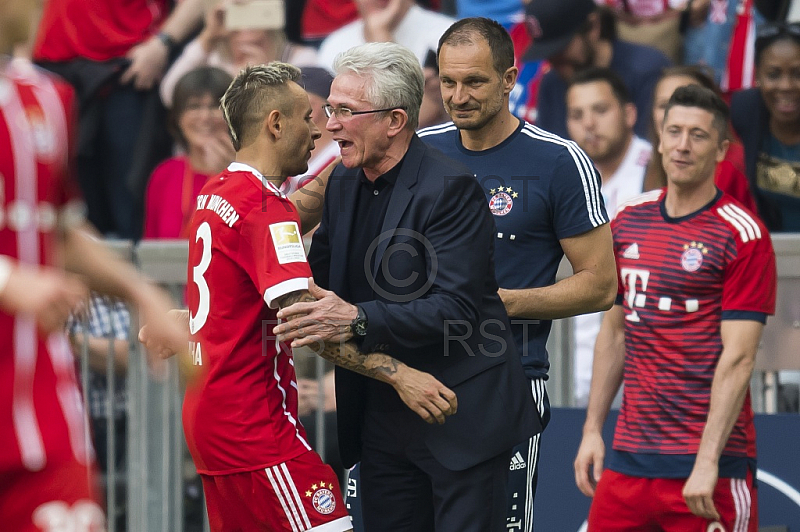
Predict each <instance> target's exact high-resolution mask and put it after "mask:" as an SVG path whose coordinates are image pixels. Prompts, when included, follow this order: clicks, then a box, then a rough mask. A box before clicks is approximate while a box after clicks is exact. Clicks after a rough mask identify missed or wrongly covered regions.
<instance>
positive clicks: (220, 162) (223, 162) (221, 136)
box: [200, 126, 236, 173]
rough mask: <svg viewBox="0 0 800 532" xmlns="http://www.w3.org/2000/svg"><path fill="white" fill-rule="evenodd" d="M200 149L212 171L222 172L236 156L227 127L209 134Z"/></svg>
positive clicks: (206, 164) (207, 166)
mask: <svg viewBox="0 0 800 532" xmlns="http://www.w3.org/2000/svg"><path fill="white" fill-rule="evenodd" d="M226 127H227V126H226ZM200 150H201V152H202V157H203V162H204V163H205V167H206V168H207V169H210V170H211V172H212V173H219V172H222V171H223V170H225V168H226V167H227V166H228V165H229V164H231V161H233V160H234V159H235V158H236V151H235V150H234V149H233V143H232V142H231V138H230V135H229V134H228V130H227V129H221V130H220V132H219V133H217V134H212V135H208V136H207V137H206V138H205V139H204V140H203V143H202V144H201V145H200Z"/></svg>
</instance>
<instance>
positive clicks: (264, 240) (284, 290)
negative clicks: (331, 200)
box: [242, 196, 311, 308]
mask: <svg viewBox="0 0 800 532" xmlns="http://www.w3.org/2000/svg"><path fill="white" fill-rule="evenodd" d="M242 236H243V237H244V242H246V243H247V245H249V246H251V249H250V256H251V257H253V263H254V264H253V267H254V274H255V278H254V279H253V282H254V283H255V284H256V286H257V287H258V290H259V292H260V293H261V294H263V297H264V301H265V302H266V304H267V306H269V307H270V308H275V307H276V304H275V300H276V299H277V298H279V297H281V296H283V295H286V294H289V293H291V292H294V291H297V290H306V289H308V278H309V277H311V269H310V268H309V266H308V261H307V260H306V253H305V248H304V247H303V235H302V233H301V232H300V224H299V222H298V218H297V213H296V211H295V210H294V206H293V205H292V204H291V202H289V200H287V199H286V198H279V197H278V196H267V197H266V198H265V203H264V206H263V208H261V209H260V210H259V212H257V213H252V215H251V216H247V217H245V225H244V227H243V228H242Z"/></svg>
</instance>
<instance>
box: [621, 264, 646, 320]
mask: <svg viewBox="0 0 800 532" xmlns="http://www.w3.org/2000/svg"><path fill="white" fill-rule="evenodd" d="M620 275H621V276H622V282H623V283H624V284H625V290H626V294H625V301H627V302H628V308H630V309H631V312H630V314H628V315H627V316H625V319H626V320H628V321H635V322H638V321H639V314H638V313H637V312H636V307H638V308H644V304H645V301H646V300H647V298H646V297H645V295H644V292H645V291H646V290H647V281H648V280H649V279H650V270H642V269H639V268H622V269H621V270H620ZM637 279H640V280H641V282H642V283H641V284H642V292H640V293H637V292H636V281H637Z"/></svg>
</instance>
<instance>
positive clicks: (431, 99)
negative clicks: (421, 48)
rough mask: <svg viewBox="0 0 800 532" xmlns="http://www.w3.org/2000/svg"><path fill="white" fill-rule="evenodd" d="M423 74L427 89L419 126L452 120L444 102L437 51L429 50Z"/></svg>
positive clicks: (424, 93)
mask: <svg viewBox="0 0 800 532" xmlns="http://www.w3.org/2000/svg"><path fill="white" fill-rule="evenodd" d="M422 74H423V75H424V76H425V90H424V92H423V93H422V105H421V106H420V108H419V127H418V128H417V129H424V128H426V127H430V126H436V125H439V124H444V123H445V122H449V121H450V116H448V114H447V111H446V110H445V108H444V103H443V102H442V89H441V87H440V86H439V65H438V64H437V62H436V52H435V51H433V50H428V55H427V56H425V62H424V63H423V64H422Z"/></svg>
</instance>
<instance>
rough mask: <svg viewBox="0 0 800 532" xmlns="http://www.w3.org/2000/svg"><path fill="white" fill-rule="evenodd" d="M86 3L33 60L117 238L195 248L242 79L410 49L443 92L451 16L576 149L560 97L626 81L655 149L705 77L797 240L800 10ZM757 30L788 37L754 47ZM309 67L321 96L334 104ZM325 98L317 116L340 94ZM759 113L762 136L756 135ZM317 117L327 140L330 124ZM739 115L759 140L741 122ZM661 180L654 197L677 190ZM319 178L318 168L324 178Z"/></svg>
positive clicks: (314, 1) (758, 190)
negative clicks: (388, 48) (697, 76)
mask: <svg viewBox="0 0 800 532" xmlns="http://www.w3.org/2000/svg"><path fill="white" fill-rule="evenodd" d="M83 3H85V2H82V1H81V0H50V1H48V2H45V4H44V11H43V17H42V20H41V24H40V26H39V31H38V34H37V37H36V40H35V42H34V43H32V46H31V47H30V49H27V50H20V52H19V53H20V54H30V55H32V58H33V59H34V61H35V62H36V63H38V64H40V65H42V66H43V67H45V68H47V69H49V70H52V71H53V72H56V73H58V74H59V75H61V76H63V77H65V78H66V79H67V80H68V81H69V82H70V83H72V84H73V86H74V87H75V88H76V90H77V94H78V98H79V103H80V111H79V113H80V125H79V134H80V142H79V147H78V154H77V155H78V158H77V160H78V176H79V180H80V185H81V189H82V192H83V196H84V198H85V201H86V203H87V207H88V216H89V219H90V221H91V222H92V223H93V224H94V225H95V226H96V227H97V228H98V229H99V230H100V231H101V232H102V233H103V234H105V235H108V236H111V237H117V238H124V239H131V240H139V239H140V238H178V237H183V236H185V235H183V234H182V228H183V227H184V226H185V222H186V216H187V208H188V206H189V205H190V203H191V200H192V199H193V196H195V195H196V194H197V191H198V190H199V189H200V186H201V185H202V183H203V182H204V181H205V179H207V178H208V176H210V175H214V174H215V173H218V172H219V171H221V170H222V169H223V168H224V167H225V165H226V163H227V161H229V160H230V159H231V157H232V154H233V151H232V147H231V146H230V141H229V140H228V139H227V132H226V131H225V128H224V122H223V120H222V116H221V111H219V109H218V106H217V105H216V101H217V99H218V98H219V96H220V95H221V93H222V91H224V88H225V87H226V84H227V82H228V81H227V80H229V79H230V76H233V75H235V74H236V73H237V72H238V70H239V69H241V68H242V67H243V66H245V65H247V64H258V63H266V62H269V61H273V60H281V61H285V62H289V63H292V64H294V65H296V66H299V67H301V68H303V67H312V66H314V67H320V68H323V69H330V68H331V67H332V61H333V58H334V57H335V56H336V54H337V53H339V52H341V51H343V50H345V49H347V48H349V47H350V46H353V45H355V44H358V43H361V42H365V41H388V40H393V41H396V42H398V43H400V44H403V45H404V46H407V47H408V48H410V49H411V50H412V51H413V52H414V53H415V55H417V57H418V58H419V60H420V63H422V64H423V65H424V66H426V68H427V69H428V70H427V71H426V73H429V75H430V77H431V80H434V79H435V78H436V71H435V68H436V60H435V54H434V51H435V49H436V45H437V42H438V38H439V36H440V35H441V33H442V32H443V31H444V29H446V28H447V27H448V26H449V25H450V24H451V23H452V21H453V20H454V19H456V18H461V17H467V16H476V15H478V16H486V17H490V18H494V19H496V20H498V21H499V22H500V23H501V24H503V25H504V27H506V28H507V29H508V31H509V33H510V34H511V36H512V38H513V40H514V43H515V49H516V60H517V66H518V68H519V69H520V75H519V80H518V83H517V87H516V88H515V89H514V92H513V94H512V97H511V104H510V105H511V108H512V111H513V112H514V114H516V115H517V116H519V117H521V118H524V119H526V120H528V121H529V122H532V123H535V124H537V125H539V126H540V127H542V128H544V129H546V130H548V131H551V132H554V133H556V134H559V135H561V136H564V137H568V136H569V133H568V131H567V127H566V106H565V101H564V95H565V92H566V85H567V84H568V83H569V80H570V78H571V77H572V76H573V75H574V74H575V73H576V72H579V71H580V70H584V69H586V68H588V67H592V66H594V67H609V68H611V69H612V70H614V71H616V72H617V73H618V74H619V75H620V76H621V77H622V79H623V81H625V83H626V85H627V88H628V90H629V91H630V92H631V96H632V98H633V103H635V105H636V107H637V112H638V115H637V119H636V123H635V127H634V130H635V132H636V134H637V136H639V137H641V138H643V139H645V140H647V141H649V142H651V143H655V142H656V141H657V140H658V139H657V130H655V129H653V128H652V125H653V124H654V121H653V116H654V114H653V112H652V111H651V110H650V104H651V101H652V99H653V95H654V91H655V88H656V82H657V80H658V79H659V77H660V76H661V74H662V72H663V71H664V69H665V68H667V67H670V66H675V65H682V64H685V65H700V66H702V71H703V72H702V74H701V75H703V77H704V78H707V79H710V80H711V86H713V87H714V88H715V89H716V90H718V91H720V92H721V93H722V94H723V95H725V97H726V99H728V100H729V101H731V102H732V105H733V121H734V129H733V130H732V134H733V135H734V138H738V139H741V141H742V143H741V144H739V143H735V148H734V150H732V151H733V154H732V155H731V156H730V159H731V162H732V164H733V165H734V167H735V169H736V170H737V171H738V172H741V173H742V174H743V175H744V176H746V182H744V181H742V182H738V183H737V184H736V186H737V187H738V191H737V193H736V196H737V197H738V198H739V199H742V198H746V197H748V195H752V197H753V198H755V201H756V202H757V204H758V212H759V214H760V216H761V217H762V218H763V219H764V220H765V221H766V222H767V224H768V226H769V227H770V229H771V230H778V231H797V230H800V215H798V214H797V213H798V212H800V199H798V186H799V185H798V179H797V167H798V163H800V152H799V151H798V150H797V148H796V146H797V141H798V137H797V133H796V131H797V130H800V112H798V111H797V109H796V107H797V103H796V102H797V100H798V99H800V96H799V95H798V91H800V88H798V87H797V84H798V81H797V79H796V78H797V76H796V74H794V73H793V72H794V70H793V69H796V66H795V64H796V63H797V62H798V61H800V36H798V33H800V32H798V30H796V29H795V27H794V26H792V25H791V22H792V21H793V20H796V19H800V8H798V7H797V6H796V5H795V4H797V2H790V1H788V0H786V1H783V2H758V1H754V0H694V1H691V2H687V1H685V0H596V3H597V4H598V5H597V9H595V4H594V3H590V4H588V5H587V2H580V1H566V2H554V1H551V0H528V1H525V0H505V1H502V2H480V1H475V0H472V1H470V0H450V1H447V0H429V1H427V2H422V1H420V2H414V1H413V0H354V1H345V2H339V1H336V2H334V1H330V0H306V1H305V2H289V3H286V5H285V6H284V7H283V9H278V10H275V9H274V8H273V9H272V10H271V11H270V10H269V9H268V10H267V12H263V11H262V13H259V12H258V11H256V10H253V9H252V8H253V6H252V5H249V4H250V3H249V2H247V1H243V0H221V1H218V2H208V1H202V0H182V1H178V2H170V1H168V0H161V1H157V2H149V3H148V2H132V3H128V4H124V5H111V4H109V5H108V6H106V7H100V8H97V7H95V6H94V4H92V6H91V8H92V9H95V12H94V13H92V15H91V16H81V14H80V13H81V12H86V13H88V11H89V9H90V6H89V5H88V4H87V5H86V6H82V4H83ZM272 3H273V4H274V3H275V2H272ZM267 4H270V2H267ZM277 4H278V5H279V6H280V4H281V3H280V2H278V3H277ZM152 5H155V6H157V9H151V6H152ZM84 8H85V9H84ZM248 8H250V9H251V10H250V11H247V9H248ZM237 10H238V11H237ZM253 14H255V15H253ZM123 20H124V21H125V22H124V23H123V22H121V21H123ZM781 24H788V25H785V26H780V25H781ZM781 28H784V29H781ZM759 32H761V33H765V32H766V33H768V32H773V33H774V36H775V37H778V36H779V34H786V35H787V36H788V37H789V39H788V40H785V41H784V40H782V39H778V40H781V41H783V44H780V45H776V46H775V47H772V46H764V45H763V44H764V43H762V47H761V49H759V50H756V48H755V39H756V37H757V36H758V35H759ZM767 44H769V43H767ZM565 47H566V48H565ZM773 48H775V50H773ZM762 59H763V61H762ZM762 62H763V63H766V64H765V65H761V63H762ZM759 66H762V68H759ZM313 70H315V69H311V70H310V72H311V73H310V76H311V77H315V78H317V80H316V81H311V82H310V85H311V86H315V87H323V89H322V90H323V91H324V87H325V83H324V82H323V83H322V84H321V85H320V82H319V78H320V76H321V73H320V72H319V71H313ZM312 71H313V72H312ZM737 91H741V94H738V95H737V96H736V97H733V99H732V100H731V97H732V96H733V95H734V93H736V92H737ZM317 92H320V91H319V90H318V91H317ZM317 96H319V101H318V102H316V104H317V107H319V105H321V103H322V102H323V101H324V99H325V97H326V96H327V95H326V94H322V93H320V94H317ZM440 100H441V98H440V96H439V94H438V90H437V84H436V83H435V82H433V81H432V82H431V83H430V87H429V88H426V100H425V103H424V104H423V111H424V112H423V116H422V120H421V124H420V128H422V127H426V126H430V125H434V124H436V123H439V122H443V121H446V118H447V117H446V114H445V113H444V112H443V109H442V107H441V103H440ZM752 109H758V112H757V113H756V115H755V117H757V119H758V127H751V126H754V125H755V123H754V122H753V120H752V119H753V118H754V115H753V113H752ZM314 111H315V115H316V116H317V117H318V118H320V119H321V125H323V124H322V123H323V122H324V120H325V119H324V117H323V116H322V111H321V109H319V108H317V109H315V110H314ZM656 115H657V113H656ZM741 115H745V117H746V118H745V120H746V124H745V125H739V124H738V118H739V117H740V116H741ZM321 129H322V130H323V131H324V128H321ZM331 144H332V143H331V141H330V139H329V138H328V139H322V141H320V142H319V143H318V147H317V152H319V153H321V152H323V151H326V149H327V151H326V154H327V156H326V157H324V158H322V159H324V161H325V162H330V161H331V160H332V159H331V157H330V156H329V155H330V154H332V153H335V151H336V150H335V146H332V145H331ZM654 153H657V152H654ZM656 159H657V157H656ZM320 162H321V161H320ZM655 166H656V170H655V171H651V172H649V174H648V179H647V180H646V183H645V189H648V188H654V187H657V186H661V185H662V184H663V176H658V175H655V174H657V173H658V170H657V165H655ZM320 170H321V168H320V167H319V166H318V165H317V166H314V165H312V171H310V173H317V172H319V171H320ZM748 203H750V201H749V200H748V201H746V204H748Z"/></svg>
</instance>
